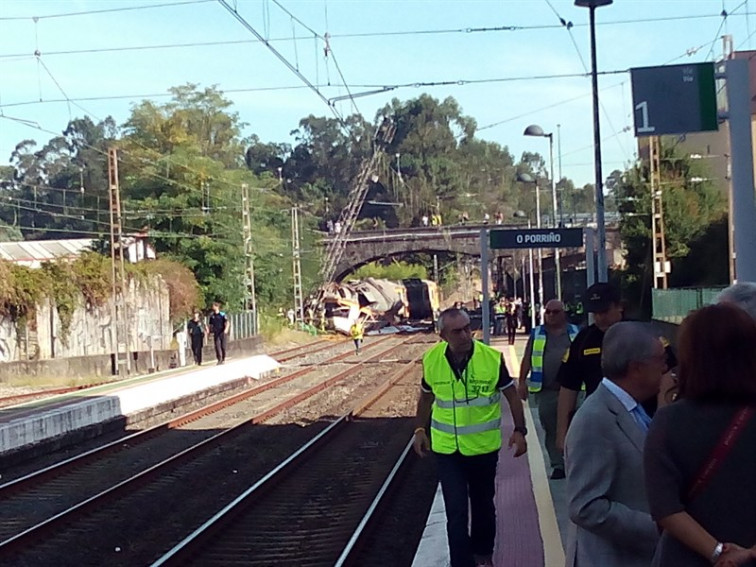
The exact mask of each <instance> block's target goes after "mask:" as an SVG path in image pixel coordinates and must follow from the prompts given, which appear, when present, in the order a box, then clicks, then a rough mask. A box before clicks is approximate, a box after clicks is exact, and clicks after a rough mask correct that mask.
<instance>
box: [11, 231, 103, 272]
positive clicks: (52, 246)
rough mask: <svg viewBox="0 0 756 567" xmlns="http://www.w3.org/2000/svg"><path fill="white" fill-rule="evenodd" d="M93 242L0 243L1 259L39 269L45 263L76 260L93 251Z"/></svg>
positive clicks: (33, 241) (81, 239)
mask: <svg viewBox="0 0 756 567" xmlns="http://www.w3.org/2000/svg"><path fill="white" fill-rule="evenodd" d="M92 242H93V240H92V239H91V238H70V239H66V240H22V241H18V242H0V258H2V259H3V260H7V261H8V262H13V263H14V264H21V265H24V266H30V267H32V268H38V267H39V266H40V265H41V264H42V263H43V262H49V261H51V260H57V259H61V258H75V257H76V256H78V255H79V254H81V253H82V252H83V251H84V250H91V248H92Z"/></svg>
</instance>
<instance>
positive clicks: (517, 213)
mask: <svg viewBox="0 0 756 567" xmlns="http://www.w3.org/2000/svg"><path fill="white" fill-rule="evenodd" d="M514 217H515V218H525V217H527V215H526V214H525V213H524V212H523V211H515V213H514ZM528 228H530V219H529V218H528ZM528 264H529V266H530V270H529V272H530V275H529V278H528V279H529V281H530V327H531V328H533V329H535V326H536V321H535V290H534V289H533V287H534V285H533V249H532V248H528ZM522 271H523V274H524V273H525V257H524V256H523V258H522ZM538 271H539V272H540V269H539V270H538ZM522 295H523V296H524V297H525V299H526V300H527V293H526V291H525V280H524V276H523V282H522Z"/></svg>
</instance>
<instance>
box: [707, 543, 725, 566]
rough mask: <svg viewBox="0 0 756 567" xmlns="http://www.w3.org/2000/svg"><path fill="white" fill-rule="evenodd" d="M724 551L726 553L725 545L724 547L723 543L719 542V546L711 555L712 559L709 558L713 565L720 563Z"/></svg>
mask: <svg viewBox="0 0 756 567" xmlns="http://www.w3.org/2000/svg"><path fill="white" fill-rule="evenodd" d="M723 551H724V545H722V543H721V542H718V543H717V546H716V547H715V548H714V551H713V552H712V554H711V557H710V558H709V561H711V563H712V564H714V563H716V562H717V561H719V558H720V557H721V556H722V552H723Z"/></svg>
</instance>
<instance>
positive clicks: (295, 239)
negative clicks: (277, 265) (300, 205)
mask: <svg viewBox="0 0 756 567" xmlns="http://www.w3.org/2000/svg"><path fill="white" fill-rule="evenodd" d="M299 242H300V239H299V210H298V209H297V207H292V208H291V257H292V273H293V275H294V313H295V314H296V318H297V323H303V322H304V296H303V294H302V261H301V250H300V246H299Z"/></svg>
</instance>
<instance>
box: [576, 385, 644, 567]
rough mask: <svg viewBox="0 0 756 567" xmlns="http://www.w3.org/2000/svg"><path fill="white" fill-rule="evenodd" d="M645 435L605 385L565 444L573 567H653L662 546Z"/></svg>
mask: <svg viewBox="0 0 756 567" xmlns="http://www.w3.org/2000/svg"><path fill="white" fill-rule="evenodd" d="M644 440H645V434H644V433H643V431H642V430H641V428H640V427H639V426H638V424H637V423H636V421H635V420H634V419H633V416H632V415H630V413H629V412H628V411H627V409H625V407H624V406H623V405H622V403H621V402H620V401H619V400H618V399H617V398H616V396H615V395H614V394H612V393H611V392H610V391H609V390H608V389H607V388H606V387H605V386H604V385H603V384H602V385H599V387H598V389H597V390H596V391H595V392H594V393H593V395H591V396H589V397H588V399H586V401H585V403H584V404H583V405H582V407H581V408H580V409H579V410H578V412H577V414H575V418H574V419H573V421H572V424H571V425H570V429H569V432H568V434H567V439H566V441H565V464H566V472H567V505H568V510H569V515H570V520H571V525H570V528H569V533H568V536H567V551H566V559H567V561H566V565H567V567H593V566H595V567H648V566H649V565H651V559H652V558H653V555H654V549H655V548H656V544H657V541H658V533H657V530H656V524H654V522H653V520H652V519H651V515H650V514H649V512H648V503H647V502H646V488H645V484H644V477H643V443H644Z"/></svg>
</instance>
